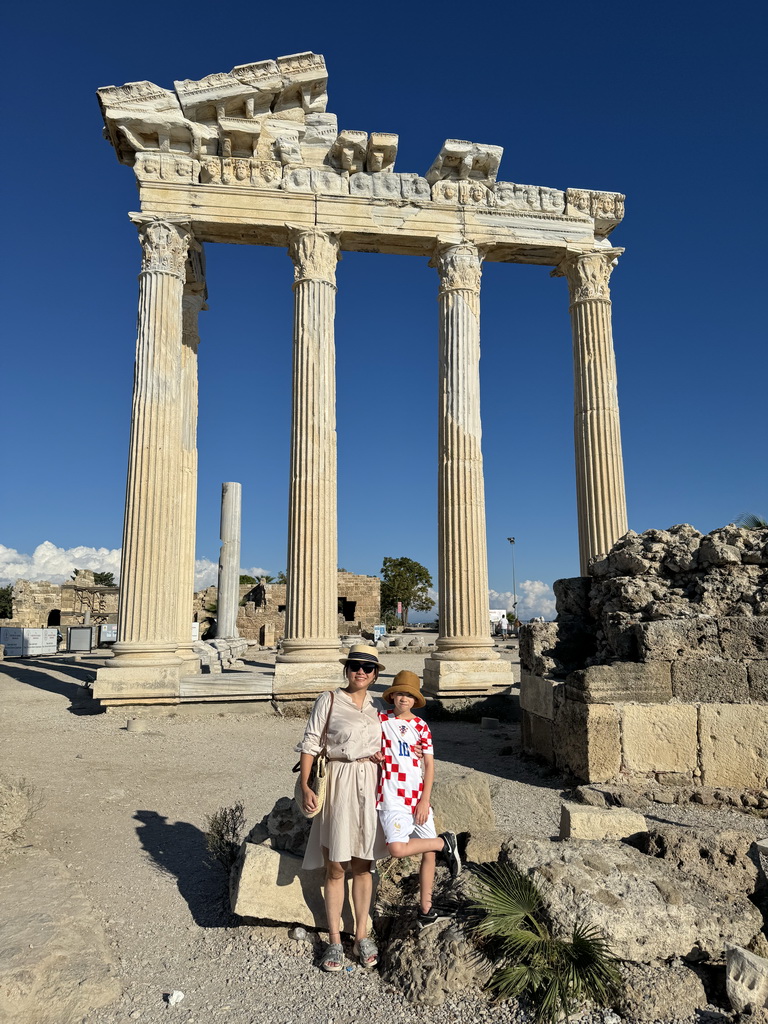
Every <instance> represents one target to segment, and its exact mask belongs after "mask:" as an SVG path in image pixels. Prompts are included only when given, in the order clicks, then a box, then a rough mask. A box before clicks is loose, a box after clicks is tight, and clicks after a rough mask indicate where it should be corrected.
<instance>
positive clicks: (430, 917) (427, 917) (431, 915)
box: [416, 907, 450, 932]
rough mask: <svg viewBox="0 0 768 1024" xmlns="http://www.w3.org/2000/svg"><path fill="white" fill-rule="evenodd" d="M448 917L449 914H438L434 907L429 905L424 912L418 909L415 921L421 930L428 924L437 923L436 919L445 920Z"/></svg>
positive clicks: (427, 926)
mask: <svg viewBox="0 0 768 1024" xmlns="http://www.w3.org/2000/svg"><path fill="white" fill-rule="evenodd" d="M449 917H450V914H440V913H438V911H437V910H435V908H434V907H431V908H430V909H429V910H428V911H427V912H426V913H425V912H424V911H423V910H421V909H419V912H418V914H417V915H416V923H417V924H418V926H419V931H420V932H423V931H424V929H425V928H429V926H430V925H433V924H437V922H438V921H446V920H447V919H448V918H449Z"/></svg>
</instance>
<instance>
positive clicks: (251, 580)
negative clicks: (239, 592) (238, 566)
mask: <svg viewBox="0 0 768 1024" xmlns="http://www.w3.org/2000/svg"><path fill="white" fill-rule="evenodd" d="M258 582H259V581H258V580H257V579H256V577H255V576H248V575H246V574H245V573H243V574H242V575H241V577H240V584H241V586H242V585H244V584H247V585H248V586H249V587H255V586H256V584H257V583H258Z"/></svg>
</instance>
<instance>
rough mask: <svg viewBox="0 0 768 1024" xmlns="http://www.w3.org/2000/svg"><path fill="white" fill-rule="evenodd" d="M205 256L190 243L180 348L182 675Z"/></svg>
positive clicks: (193, 666)
mask: <svg viewBox="0 0 768 1024" xmlns="http://www.w3.org/2000/svg"><path fill="white" fill-rule="evenodd" d="M206 297H207V293H206V287H205V254H204V252H203V247H202V246H201V245H199V244H197V243H196V242H194V239H193V240H192V244H191V245H190V251H189V255H188V258H187V277H186V282H185V284H184V295H183V299H182V347H181V406H182V409H181V415H182V422H181V501H180V511H181V527H180V530H179V574H178V575H179V598H178V611H179V645H178V648H177V650H176V653H177V654H178V656H179V657H180V658H181V659H182V661H183V662H184V666H183V671H184V672H185V673H197V672H199V671H200V659H199V657H198V656H197V655H196V654H195V651H194V645H193V642H192V614H193V613H192V603H193V597H194V592H195V533H196V529H197V409H198V400H197V392H198V383H197V380H198V378H197V350H198V347H199V345H200V333H199V328H198V318H199V314H200V312H201V310H203V309H206V308H207V307H206V305H205V300H206Z"/></svg>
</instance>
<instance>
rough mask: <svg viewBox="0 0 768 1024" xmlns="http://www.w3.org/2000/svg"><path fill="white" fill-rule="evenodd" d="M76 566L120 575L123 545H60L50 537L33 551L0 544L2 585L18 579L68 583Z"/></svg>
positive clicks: (0, 581) (0, 576)
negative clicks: (22, 550) (28, 553)
mask: <svg viewBox="0 0 768 1024" xmlns="http://www.w3.org/2000/svg"><path fill="white" fill-rule="evenodd" d="M74 569H92V570H93V571H94V572H112V573H114V574H115V579H117V578H118V577H119V575H120V548H89V547H85V546H83V545H81V546H78V547H74V548H59V547H56V545H55V544H52V543H51V542H50V541H49V540H46V541H43V543H42V544H38V545H37V547H36V548H35V550H34V551H33V552H32V554H31V555H26V554H24V553H23V552H20V551H16V550H15V549H14V548H7V547H5V545H3V544H0V585H2V586H5V585H6V584H8V583H15V582H16V580H19V579H21V580H31V581H39V580H48V582H50V583H66V582H67V580H69V579H71V578H72V571H73V570H74Z"/></svg>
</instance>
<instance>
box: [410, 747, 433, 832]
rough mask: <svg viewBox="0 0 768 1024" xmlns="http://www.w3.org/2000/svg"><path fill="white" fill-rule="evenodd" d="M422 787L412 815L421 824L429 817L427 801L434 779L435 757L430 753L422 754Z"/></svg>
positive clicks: (430, 794)
mask: <svg viewBox="0 0 768 1024" xmlns="http://www.w3.org/2000/svg"><path fill="white" fill-rule="evenodd" d="M423 764H424V788H423V789H422V791H421V798H420V799H419V802H418V804H417V805H416V810H415V811H414V814H413V817H414V820H415V822H416V824H417V825H423V824H424V823H425V822H426V820H427V818H428V817H429V801H430V797H431V796H432V783H433V782H434V781H435V759H434V757H433V756H432V754H425V755H424V761H423Z"/></svg>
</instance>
